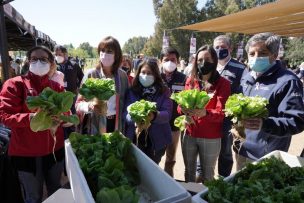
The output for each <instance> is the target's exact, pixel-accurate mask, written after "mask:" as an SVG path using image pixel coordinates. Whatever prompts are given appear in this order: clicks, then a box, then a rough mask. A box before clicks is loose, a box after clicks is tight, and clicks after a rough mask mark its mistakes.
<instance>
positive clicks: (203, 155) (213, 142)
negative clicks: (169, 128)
mask: <svg viewBox="0 0 304 203" xmlns="http://www.w3.org/2000/svg"><path fill="white" fill-rule="evenodd" d="M220 148H221V138H218V139H206V138H196V137H191V136H189V135H185V136H184V137H183V140H182V153H183V158H184V164H185V181H186V182H195V180H196V167H197V164H196V161H197V156H199V159H200V165H201V170H202V180H203V181H206V180H211V179H213V176H214V168H215V165H216V160H217V158H218V155H219V153H220Z"/></svg>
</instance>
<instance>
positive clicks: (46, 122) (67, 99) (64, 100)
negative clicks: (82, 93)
mask: <svg viewBox="0 0 304 203" xmlns="http://www.w3.org/2000/svg"><path fill="white" fill-rule="evenodd" d="M73 97H74V94H73V93H72V92H69V91H66V92H56V91H54V90H52V89H51V88H49V87H47V88H45V89H44V90H43V91H42V92H41V93H40V94H39V95H38V96H29V97H27V99H26V104H27V106H28V108H29V109H30V110H34V109H40V111H39V112H38V113H37V114H36V115H35V116H34V117H33V118H32V119H31V122H30V127H31V129H32V131H34V132H37V131H43V130H47V129H51V128H52V127H54V126H56V125H58V123H56V122H55V121H54V120H52V116H58V117H59V119H62V120H63V121H66V122H70V123H73V124H76V125H77V124H78V123H79V119H78V117H77V116H76V115H71V116H65V115H63V113H65V112H68V111H69V110H70V108H71V106H72V104H73Z"/></svg>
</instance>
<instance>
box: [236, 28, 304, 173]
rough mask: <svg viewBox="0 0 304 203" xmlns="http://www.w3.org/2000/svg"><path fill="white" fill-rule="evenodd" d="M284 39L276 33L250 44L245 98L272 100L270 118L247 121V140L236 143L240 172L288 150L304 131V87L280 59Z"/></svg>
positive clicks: (269, 107)
mask: <svg viewBox="0 0 304 203" xmlns="http://www.w3.org/2000/svg"><path fill="white" fill-rule="evenodd" d="M279 46H280V38H279V37H278V36H276V35H273V34H272V33H259V34H256V35H254V36H252V37H251V38H250V39H249V40H248V42H247V45H246V52H247V54H248V64H249V67H250V69H251V71H250V73H248V74H247V75H246V76H245V77H244V78H243V79H242V81H241V88H242V93H243V94H244V95H245V96H261V97H264V98H266V99H267V100H268V102H269V104H268V105H267V109H268V113H269V114H268V117H267V118H264V119H262V118H250V119H244V120H243V123H244V127H245V134H246V140H245V141H243V142H241V143H240V142H235V143H234V148H233V149H234V151H235V152H236V154H235V156H236V163H237V170H239V169H241V168H242V167H243V166H244V164H245V163H246V162H250V161H253V160H257V159H259V158H261V157H262V156H264V155H266V154H268V153H270V152H272V151H274V150H281V151H286V152H287V151H288V148H289V145H290V142H291V137H292V135H294V134H297V133H300V132H302V131H303V130H304V105H303V101H302V96H303V86H302V85H303V84H302V83H301V81H300V79H299V78H298V77H297V76H296V75H295V74H294V73H292V72H291V71H289V70H286V69H284V68H282V67H281V63H280V62H279V61H278V60H276V58H277V56H278V52H279Z"/></svg>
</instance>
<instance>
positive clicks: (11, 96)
mask: <svg viewBox="0 0 304 203" xmlns="http://www.w3.org/2000/svg"><path fill="white" fill-rule="evenodd" d="M27 57H28V60H29V63H30V67H29V72H28V73H27V74H26V75H22V76H17V77H15V78H11V79H9V80H7V81H6V82H5V83H4V84H3V88H2V90H1V92H0V123H3V124H4V125H5V126H7V127H9V128H10V129H11V137H10V144H9V148H8V155H9V156H10V157H11V159H12V161H13V163H14V165H15V166H16V168H17V171H18V175H19V181H20V183H21V186H22V190H23V192H24V200H25V202H29V203H38V202H39V203H40V202H42V195H43V183H44V182H45V184H46V189H47V195H48V196H50V195H51V194H53V193H54V192H55V191H56V190H57V189H59V188H60V187H61V185H60V178H61V174H62V172H63V161H64V139H63V129H62V125H60V126H59V127H58V129H57V131H56V133H55V136H56V142H54V141H53V140H54V139H53V137H52V135H51V132H50V130H44V131H38V132H33V131H32V130H31V128H30V120H31V118H32V117H33V116H34V115H35V114H36V113H37V111H30V110H29V109H28V107H27V105H26V99H27V97H28V96H37V95H39V94H40V93H41V92H42V90H43V89H44V88H46V87H50V88H52V89H53V90H54V91H57V92H62V91H64V88H63V87H62V86H60V85H59V84H58V83H56V82H54V81H52V80H50V79H49V77H48V75H47V73H48V72H49V71H50V66H51V65H52V64H54V63H55V61H54V56H53V55H52V52H51V51H50V50H49V49H47V48H45V47H39V46H36V47H34V48H32V49H30V50H29V51H28V52H27ZM54 145H55V146H54ZM53 147H54V151H53ZM54 156H55V157H56V159H55V158H54Z"/></svg>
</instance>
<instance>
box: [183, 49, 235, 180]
mask: <svg viewBox="0 0 304 203" xmlns="http://www.w3.org/2000/svg"><path fill="white" fill-rule="evenodd" d="M217 63H218V61H217V54H216V52H215V50H214V49H213V47H211V46H208V45H205V46H203V47H201V48H199V50H198V51H197V53H196V55H195V61H194V63H193V69H192V73H191V76H190V77H189V78H188V79H187V81H186V85H185V89H186V90H188V89H198V90H201V91H202V90H203V91H206V92H207V93H208V95H210V97H211V98H210V100H209V102H208V103H207V105H206V106H205V108H202V109H193V110H190V109H185V108H181V107H180V106H179V108H178V111H179V112H183V113H184V114H185V115H187V116H189V117H190V118H191V119H192V122H189V123H188V124H187V125H186V131H185V135H184V136H183V139H182V154H183V158H184V164H185V181H186V182H196V166H197V164H196V163H197V162H196V160H197V156H199V160H200V165H201V171H202V173H201V176H202V182H204V181H206V180H211V179H213V176H214V168H215V165H216V160H217V158H218V155H219V153H220V148H221V137H222V136H223V132H222V130H221V129H222V126H223V119H224V112H223V109H224V106H225V102H226V100H227V99H228V96H229V95H230V83H229V81H228V80H226V79H225V78H223V77H222V76H220V75H219V73H218V72H217V70H216V66H217Z"/></svg>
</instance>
